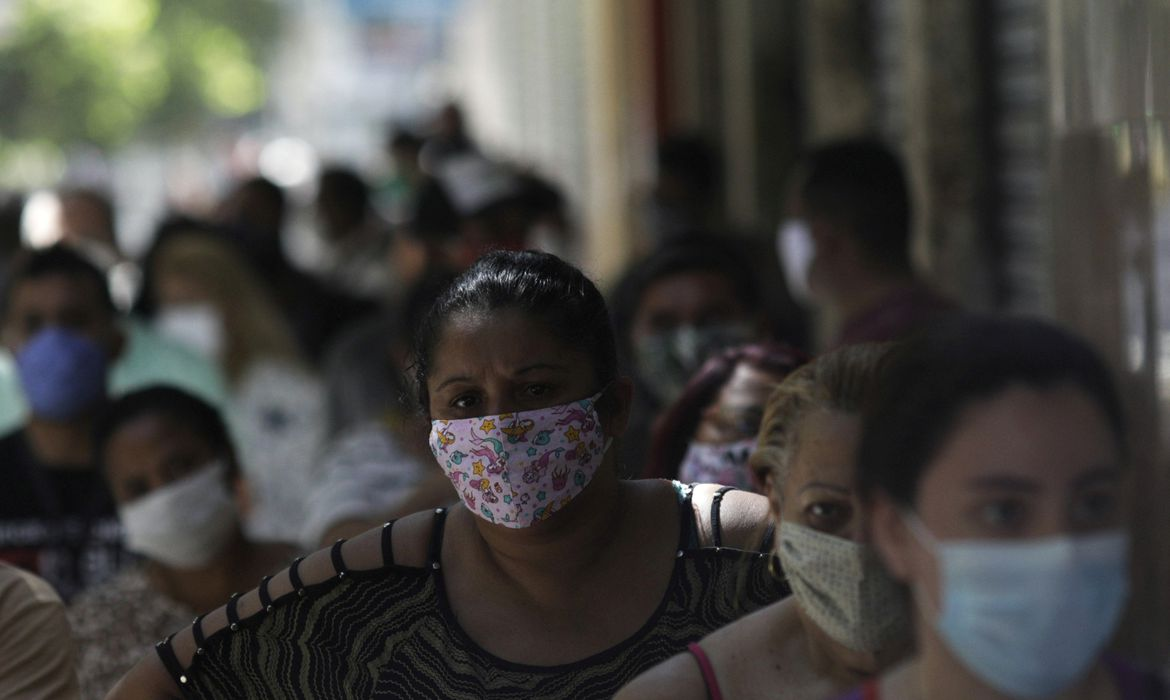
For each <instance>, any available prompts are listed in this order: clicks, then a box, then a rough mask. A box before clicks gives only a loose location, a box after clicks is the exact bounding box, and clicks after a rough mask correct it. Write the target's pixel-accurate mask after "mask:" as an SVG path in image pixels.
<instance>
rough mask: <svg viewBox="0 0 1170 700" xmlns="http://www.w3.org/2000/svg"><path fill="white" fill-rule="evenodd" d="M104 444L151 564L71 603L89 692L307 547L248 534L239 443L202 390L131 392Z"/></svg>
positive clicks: (123, 515)
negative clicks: (243, 513)
mask: <svg viewBox="0 0 1170 700" xmlns="http://www.w3.org/2000/svg"><path fill="white" fill-rule="evenodd" d="M95 450H96V452H97V461H98V463H100V464H101V465H102V468H103V473H104V475H105V477H106V481H107V482H108V483H109V485H110V491H111V493H112V494H113V496H114V500H115V502H116V503H117V505H118V515H119V519H120V520H121V523H122V527H123V530H124V537H125V542H126V547H127V548H128V549H130V550H131V551H133V552H135V553H137V554H139V555H140V556H142V558H143V561H142V565H141V566H138V567H133V568H131V569H129V570H127V571H125V572H123V573H121V574H119V575H118V576H116V577H115V578H113V579H112V580H110V581H108V582H106V583H105V584H101V585H99V586H97V587H95V588H92V589H90V590H88V591H86V592H85V593H84V594H82V596H81V597H79V598H78V600H76V601H75V602H74V604H73V605H72V606H71V608H70V610H69V617H70V623H71V625H72V627H73V629H74V634H75V636H76V639H77V643H78V649H79V655H78V656H79V659H78V674H79V677H80V680H81V686H82V696H83V697H85V698H102V697H104V696H105V694H106V692H108V691H109V689H110V688H111V687H112V686H113V685H114V683H116V682H117V680H118V678H120V677H121V676H122V674H124V673H125V672H126V671H127V670H128V669H129V668H130V667H131V666H133V665H134V662H135V661H137V660H138V659H139V658H141V656H142V654H143V653H145V652H146V651H147V650H149V649H150V648H151V646H152V645H153V644H154V643H155V642H157V641H158V640H159V639H162V638H163V637H165V636H166V635H167V634H169V633H170V632H172V631H174V629H175V628H176V627H177V626H179V625H182V624H185V623H187V622H190V621H191V618H192V617H194V616H195V615H196V614H197V613H200V612H204V611H206V610H210V609H211V608H214V607H216V606H217V605H219V604H220V603H222V602H223V599H224V598H225V597H226V596H229V595H231V594H232V593H233V592H235V591H241V590H245V589H247V588H249V587H251V586H252V585H253V584H254V582H255V580H256V579H257V578H258V577H260V576H262V575H264V574H268V573H272V572H273V571H275V570H277V569H279V568H280V567H281V566H283V565H284V564H286V563H287V562H288V561H289V560H290V559H291V558H292V556H293V555H294V554H295V551H294V550H293V549H292V548H291V547H289V546H286V545H281V544H274V543H264V544H259V543H256V542H253V541H250V540H248V539H247V538H245V537H244V535H243V534H242V532H241V529H240V512H241V510H243V506H245V505H246V502H247V496H246V489H245V488H244V485H243V482H242V480H241V478H240V472H239V468H238V467H237V466H236V457H235V454H234V450H233V449H232V445H231V442H230V440H229V438H228V434H227V431H226V429H225V427H224V424H223V421H222V420H221V419H220V417H219V415H218V414H217V413H216V411H215V409H213V408H212V407H211V406H209V405H207V404H205V403H204V402H203V401H201V400H199V399H197V398H195V397H194V396H191V395H190V394H187V393H185V392H183V391H181V390H179V389H174V388H170V387H161V386H160V387H151V388H147V389H143V390H140V391H137V392H133V393H130V394H127V395H126V396H124V397H122V398H120V399H118V400H117V401H116V402H114V403H113V404H112V405H111V406H110V407H109V408H108V410H107V411H106V412H105V413H104V414H103V416H102V418H101V419H100V422H99V424H98V427H97V432H96V440H95Z"/></svg>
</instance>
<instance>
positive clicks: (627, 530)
mask: <svg viewBox="0 0 1170 700" xmlns="http://www.w3.org/2000/svg"><path fill="white" fill-rule="evenodd" d="M608 319H609V316H608V312H607V310H606V308H605V303H604V301H603V300H602V298H601V295H600V293H599V292H598V291H597V288H596V287H595V286H594V285H593V283H592V282H590V281H589V280H588V279H587V278H585V276H584V275H582V274H581V272H580V271H578V270H576V269H575V268H573V267H572V266H570V265H568V264H566V263H564V262H563V261H561V260H559V259H558V258H556V257H554V256H551V255H547V254H541V253H517V252H497V253H491V254H489V255H487V256H485V257H484V258H482V259H480V261H479V262H477V263H476V264H475V265H474V266H473V267H472V268H471V269H470V270H469V271H468V272H466V273H465V274H464V275H463V276H461V277H460V278H459V279H458V280H456V282H455V283H454V284H453V285H452V287H451V288H449V289H448V290H447V291H446V292H445V293H444V294H443V295H442V296H441V297H440V298H439V299H438V300H437V302H436V303H435V306H434V307H433V308H432V311H431V313H430V315H429V316H428V318H427V320H426V321H425V322H424V324H423V325H422V327H421V328H420V329H419V331H418V333H417V334H416V338H417V341H418V349H417V352H416V360H415V368H416V374H417V380H418V388H419V392H420V399H421V401H420V403H421V405H422V407H423V408H424V410H425V411H426V412H427V413H428V414H429V417H430V418H431V421H432V430H431V435H430V446H431V449H432V452H433V453H434V455H435V457H436V460H437V462H438V464H439V466H440V467H441V468H442V469H443V471H444V472H445V473H446V475H447V477H448V478H449V479H450V480H451V482H452V484H453V485H454V487H455V490H456V492H457V493H458V495H459V498H460V500H461V501H462V504H461V505H459V506H456V507H453V508H451V509H450V510H448V509H442V508H441V509H437V510H436V511H433V512H427V513H420V514H416V515H412V516H409V517H406V518H403V519H401V520H399V521H398V522H396V523H393V524H387V525H386V526H385V527H382V528H379V529H376V530H372V531H369V532H367V533H365V534H362V535H360V536H358V537H356V538H354V539H353V540H351V541H349V542H345V543H341V542H339V543H338V544H336V545H334V546H333V547H332V548H330V549H326V550H321V551H320V552H317V553H316V554H313V555H311V556H310V557H308V558H306V559H305V560H304V561H303V562H299V563H297V564H294V566H292V567H291V568H290V569H289V570H288V571H287V572H282V573H281V574H278V575H277V576H275V577H274V578H273V579H271V581H267V582H265V583H263V584H262V585H261V586H260V588H259V589H257V590H256V591H252V592H249V593H247V594H245V595H243V596H240V597H239V598H236V599H233V601H232V602H230V603H229V604H228V605H227V606H225V607H224V608H221V609H219V610H217V611H214V612H212V613H210V614H209V615H207V616H206V617H204V618H201V620H200V621H198V622H197V623H196V624H195V625H193V626H192V627H191V628H188V629H185V630H183V631H181V632H180V633H178V634H177V635H175V636H174V638H173V639H172V640H170V641H169V642H168V643H166V644H163V645H162V646H160V648H159V652H158V654H157V655H156V656H152V657H148V658H147V659H145V660H144V661H143V662H142V663H141V664H140V665H139V667H138V668H136V669H135V670H134V671H133V672H131V674H130V675H129V676H128V677H127V678H126V679H124V680H123V682H122V684H121V685H120V686H119V688H118V689H116V690H115V692H114V694H113V695H112V696H111V697H113V698H129V697H134V698H140V697H177V696H178V694H179V692H180V690H181V692H182V694H183V695H182V696H183V697H189V698H221V697H223V698H226V697H233V698H235V697H273V696H281V697H284V696H288V697H369V696H373V695H377V696H379V697H412V698H432V697H433V698H469V699H470V698H516V697H540V698H610V697H612V696H613V694H614V693H615V692H616V691H617V689H618V688H620V687H621V686H622V685H624V684H625V683H626V682H627V681H629V680H630V679H631V678H633V677H634V676H635V675H637V674H638V673H640V672H641V671H643V670H645V669H647V668H649V667H651V666H653V665H654V664H656V663H658V662H660V661H662V660H664V659H666V658H667V657H669V656H672V655H673V654H675V653H678V652H680V651H682V650H683V649H684V648H686V645H687V644H688V643H689V642H691V641H693V640H694V639H697V638H699V637H701V636H703V635H704V634H706V633H707V632H709V631H711V630H714V629H716V628H718V627H721V626H722V625H724V624H726V623H728V622H730V621H732V620H734V619H736V618H738V617H740V616H741V615H743V614H746V613H748V612H751V611H753V610H756V609H759V608H761V607H763V606H765V605H767V604H769V603H771V602H773V601H775V600H777V599H778V598H779V597H781V596H782V595H783V593H784V592H785V591H784V590H783V587H782V586H781V585H780V584H778V583H776V582H775V581H774V580H773V579H772V578H771V577H770V576H769V574H768V571H767V569H768V557H767V555H766V554H764V553H765V552H767V551H769V548H770V544H771V543H770V534H769V533H768V527H767V525H768V504H767V501H766V500H765V499H764V498H763V497H760V496H756V495H753V494H747V493H742V492H734V491H732V492H727V491H724V490H718V489H717V488H716V487H713V486H700V487H695V488H693V489H691V488H688V487H684V486H682V485H680V484H677V483H675V482H670V481H664V480H645V481H628V480H624V479H622V478H621V474H620V471H621V468H620V465H619V464H618V462H617V459H616V457H615V455H616V454H617V450H616V449H615V442H616V441H617V440H620V439H621V437H622V436H623V434H624V432H625V423H626V419H627V416H628V409H629V403H630V394H631V384H630V382H629V380H627V379H625V378H623V377H619V376H618V375H617V353H616V347H615V343H614V339H613V331H612V329H611V328H610V325H609V320H608ZM637 466H638V465H630V467H629V471H635V470H636V469H637ZM290 667H295V668H300V669H302V672H300V673H295V674H289V673H287V671H286V669H287V668H290Z"/></svg>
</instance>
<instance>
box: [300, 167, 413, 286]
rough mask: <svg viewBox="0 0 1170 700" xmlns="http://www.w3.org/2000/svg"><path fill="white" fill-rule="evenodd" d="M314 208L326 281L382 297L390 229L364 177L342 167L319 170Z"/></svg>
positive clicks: (386, 282)
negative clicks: (321, 243)
mask: <svg viewBox="0 0 1170 700" xmlns="http://www.w3.org/2000/svg"><path fill="white" fill-rule="evenodd" d="M316 209H317V221H318V223H319V225H320V230H321V234H322V238H323V239H324V241H325V245H326V248H325V250H326V257H327V260H326V263H325V266H324V269H323V270H322V271H321V272H322V274H323V277H324V280H325V282H326V284H328V285H330V286H332V287H334V288H335V289H341V290H344V291H345V292H346V293H348V294H351V295H353V296H355V297H361V298H367V299H373V300H376V301H385V300H387V299H388V298H389V297H390V295H391V292H392V290H393V284H394V282H396V280H393V279H391V277H390V273H391V272H392V267H391V264H390V259H389V258H390V252H391V237H390V230H389V226H388V224H387V223H386V222H385V221H384V220H382V218H381V217H380V216H379V215H378V214H377V213H376V212H375V211H374V207H373V204H372V202H371V199H370V187H369V185H367V184H366V181H365V180H364V179H362V177H361V175H359V174H358V173H357V172H355V171H354V170H353V169H351V168H348V167H344V166H340V165H334V166H330V167H327V168H325V169H323V170H322V171H321V174H320V175H319V176H318V177H317V201H316Z"/></svg>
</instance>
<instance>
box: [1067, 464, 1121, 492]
mask: <svg viewBox="0 0 1170 700" xmlns="http://www.w3.org/2000/svg"><path fill="white" fill-rule="evenodd" d="M1122 472H1123V470H1122V469H1121V468H1120V467H1100V468H1098V469H1094V470H1093V471H1091V472H1089V473H1088V474H1083V475H1081V476H1079V477H1077V480H1076V481H1075V482H1073V487H1074V488H1084V487H1086V486H1096V485H1098V484H1100V483H1103V482H1115V481H1118V480H1120V479H1121V477H1122Z"/></svg>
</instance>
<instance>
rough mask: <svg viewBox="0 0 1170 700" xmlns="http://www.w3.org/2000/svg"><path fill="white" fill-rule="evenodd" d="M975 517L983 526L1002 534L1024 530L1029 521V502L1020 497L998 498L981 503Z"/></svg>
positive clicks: (977, 507)
mask: <svg viewBox="0 0 1170 700" xmlns="http://www.w3.org/2000/svg"><path fill="white" fill-rule="evenodd" d="M975 519H976V521H977V522H978V523H979V525H980V526H982V527H983V528H985V529H987V530H989V531H991V532H993V533H1000V534H1014V533H1018V532H1020V531H1022V530H1024V528H1025V526H1026V524H1027V521H1028V504H1027V503H1025V502H1024V501H1023V500H1021V499H1018V498H996V499H992V500H987V501H983V502H981V503H979V504H978V505H977V506H976V508H975Z"/></svg>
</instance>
